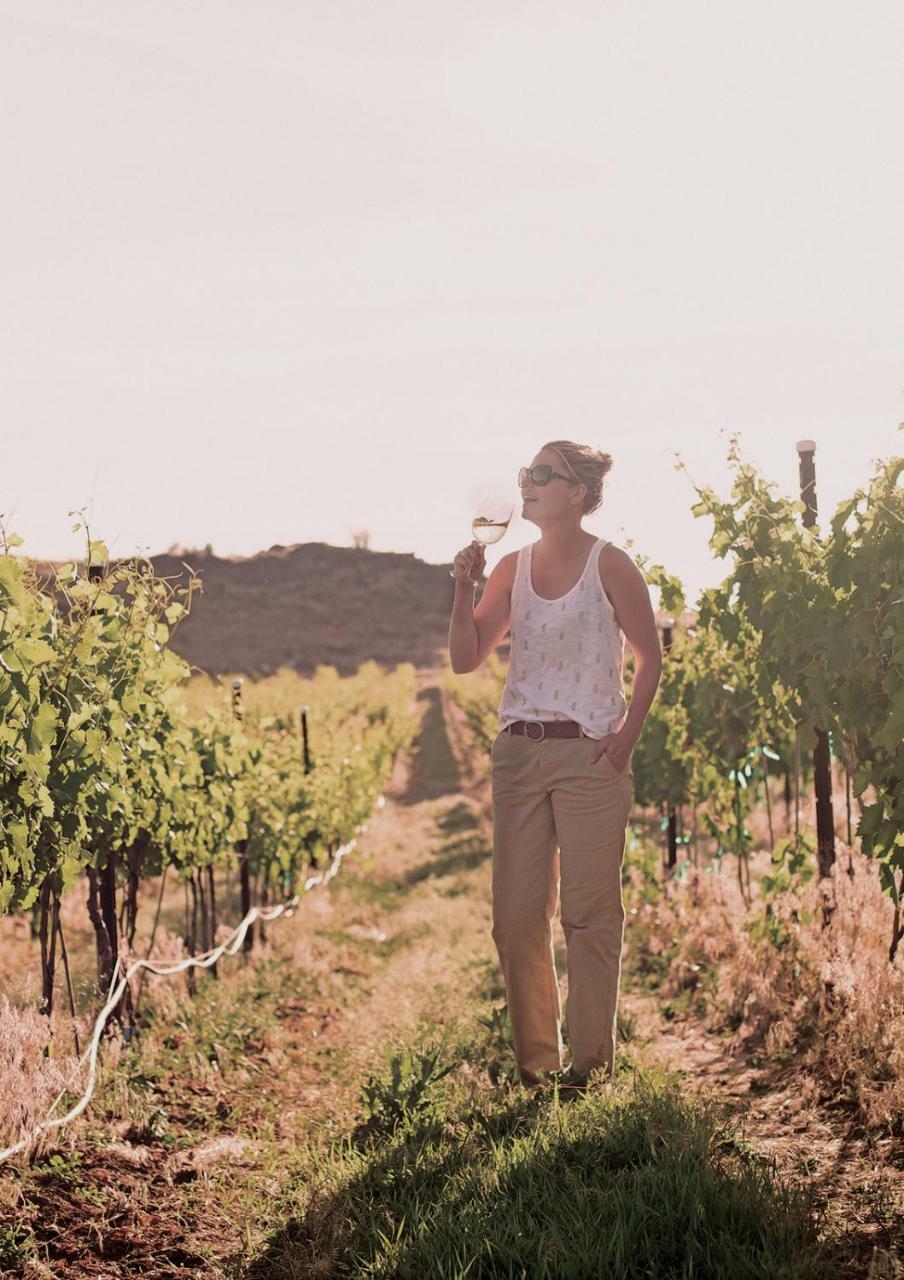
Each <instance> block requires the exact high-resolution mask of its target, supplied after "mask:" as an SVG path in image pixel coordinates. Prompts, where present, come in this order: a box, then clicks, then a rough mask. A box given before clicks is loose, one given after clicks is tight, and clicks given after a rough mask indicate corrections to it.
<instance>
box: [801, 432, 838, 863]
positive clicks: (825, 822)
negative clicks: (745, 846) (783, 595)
mask: <svg viewBox="0 0 904 1280" xmlns="http://www.w3.org/2000/svg"><path fill="white" fill-rule="evenodd" d="M797 453H798V457H799V462H800V496H801V499H802V500H803V502H804V505H805V510H804V512H803V517H802V519H803V524H804V527H805V528H807V529H812V528H813V526H814V525H815V523H816V464H815V462H814V460H813V459H814V454H815V453H816V442H815V441H814V440H798V442H797ZM813 779H814V785H815V789H816V847H817V857H818V863H819V875H820V877H821V878H823V877H825V876H827V875H829V873H830V872H831V870H832V866H833V864H834V862H835V821H834V818H833V816H832V773H831V768H830V763H829V738H828V734H827V733H826V731H825V729H823V728H821V727H819V726H817V728H816V746H815V747H814V748H813Z"/></svg>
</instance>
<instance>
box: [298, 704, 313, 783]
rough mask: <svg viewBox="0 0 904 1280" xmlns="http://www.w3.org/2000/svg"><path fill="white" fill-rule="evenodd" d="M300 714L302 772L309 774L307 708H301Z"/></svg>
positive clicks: (309, 754)
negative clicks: (302, 755) (302, 754)
mask: <svg viewBox="0 0 904 1280" xmlns="http://www.w3.org/2000/svg"><path fill="white" fill-rule="evenodd" d="M300 714H301V741H302V751H303V753H304V771H305V773H310V772H311V749H310V745H309V743H308V709H307V707H302V708H301V713H300Z"/></svg>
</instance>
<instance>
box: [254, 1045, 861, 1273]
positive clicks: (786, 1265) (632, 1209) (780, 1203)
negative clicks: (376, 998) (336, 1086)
mask: <svg viewBox="0 0 904 1280" xmlns="http://www.w3.org/2000/svg"><path fill="white" fill-rule="evenodd" d="M479 1056H480V1054H479V1050H478V1049H477V1047H476V1046H475V1045H474V1044H467V1043H465V1044H462V1043H459V1044H458V1045H456V1046H454V1047H448V1048H447V1050H446V1054H445V1055H443V1054H440V1053H438V1052H437V1049H436V1048H435V1047H430V1048H429V1049H428V1050H422V1051H418V1050H412V1051H410V1052H409V1053H408V1054H407V1055H406V1056H405V1069H403V1065H402V1062H401V1060H400V1059H399V1058H394V1059H391V1062H390V1066H391V1069H392V1070H394V1073H395V1074H394V1076H392V1077H384V1078H383V1080H382V1082H381V1083H380V1084H379V1085H377V1084H376V1083H375V1082H371V1083H370V1084H369V1086H368V1088H369V1095H368V1096H369V1097H371V1098H372V1099H373V1098H378V1099H382V1110H381V1109H380V1108H379V1107H378V1108H377V1109H376V1110H374V1111H372V1114H371V1122H370V1124H369V1126H366V1127H365V1128H364V1129H362V1130H359V1133H358V1134H357V1135H356V1136H355V1137H350V1138H347V1139H343V1140H341V1141H339V1142H336V1143H334V1144H332V1146H331V1149H330V1151H329V1152H328V1153H327V1154H326V1155H322V1156H321V1161H322V1163H321V1166H320V1168H319V1170H318V1175H317V1178H316V1180H315V1182H314V1183H313V1184H307V1185H305V1186H304V1187H301V1186H300V1187H299V1188H298V1189H297V1191H298V1198H299V1200H300V1201H301V1206H300V1209H299V1211H298V1212H297V1213H296V1214H295V1215H294V1216H293V1217H291V1218H290V1219H289V1220H288V1222H286V1223H284V1224H283V1225H281V1226H280V1228H279V1229H278V1230H277V1231H276V1232H275V1233H274V1234H273V1235H272V1237H271V1239H270V1241H269V1243H268V1246H267V1248H266V1250H265V1251H264V1252H263V1253H262V1254H261V1255H260V1256H259V1257H258V1258H257V1259H256V1260H255V1262H254V1264H253V1265H252V1267H251V1269H250V1272H249V1276H250V1277H254V1278H255V1280H264V1277H268V1278H270V1277H272V1278H274V1280H279V1278H282V1277H285V1278H286V1280H289V1278H291V1280H297V1278H299V1277H302V1276H314V1275H330V1276H362V1277H373V1278H374V1280H376V1278H377V1277H390V1276H391V1277H394V1278H395V1280H405V1278H406V1277H410V1278H411V1280H415V1278H416V1280H421V1278H422V1277H425V1276H430V1277H431V1280H434V1278H435V1280H452V1278H453V1277H454V1278H455V1280H459V1278H461V1280H464V1278H465V1277H469V1278H470V1277H478V1276H494V1277H495V1276H499V1277H502V1276H511V1277H522V1276H528V1277H530V1280H534V1277H536V1278H537V1280H547V1278H549V1280H553V1278H554V1277H555V1278H557V1280H558V1278H560V1277H561V1278H570V1277H573V1278H575V1280H577V1278H578V1277H598V1276H607V1277H609V1276H611V1277H619V1278H620V1280H621V1278H622V1277H624V1280H630V1278H633V1277H638V1280H639V1278H640V1277H644V1278H649V1277H662V1278H663V1280H665V1278H666V1277H668V1278H671V1277H675V1278H676V1280H684V1278H685V1277H694V1278H695V1280H705V1278H709V1277H712V1278H713V1280H716V1278H722V1277H724V1278H725V1280H747V1278H749V1280H753V1278H754V1277H764V1278H765V1277H769V1278H770V1280H781V1278H782V1277H789V1278H790V1277H794V1278H795V1280H809V1278H810V1277H819V1276H827V1275H831V1274H837V1273H833V1272H832V1270H831V1265H832V1254H831V1249H830V1247H829V1246H827V1245H826V1244H824V1243H820V1240H819V1227H818V1222H817V1218H816V1214H815V1213H814V1211H813V1207H812V1205H811V1204H810V1203H809V1201H808V1198H807V1195H806V1193H805V1192H803V1191H800V1190H796V1189H794V1188H791V1187H788V1186H786V1185H785V1184H783V1183H782V1181H781V1180H780V1179H779V1178H778V1177H777V1175H776V1173H775V1170H774V1169H773V1168H772V1167H771V1166H770V1165H769V1164H768V1163H767V1162H765V1161H763V1160H762V1159H760V1158H758V1157H757V1156H756V1155H754V1154H753V1153H752V1152H751V1151H750V1150H748V1149H747V1147H746V1146H745V1144H744V1143H743V1142H740V1141H738V1140H737V1139H736V1138H735V1137H734V1136H733V1133H732V1131H731V1129H730V1128H729V1127H728V1126H727V1125H726V1123H725V1121H724V1118H723V1116H722V1115H721V1114H720V1110H719V1108H717V1107H715V1106H713V1105H712V1104H710V1105H708V1106H707V1105H703V1104H701V1103H698V1102H689V1101H688V1100H687V1099H686V1098H684V1097H683V1096H682V1093H681V1089H680V1085H679V1084H678V1082H677V1081H675V1080H674V1079H671V1080H670V1079H668V1078H666V1077H662V1076H658V1077H657V1076H656V1075H654V1074H651V1073H649V1072H647V1071H641V1070H639V1069H636V1068H632V1066H631V1064H630V1063H629V1062H627V1061H626V1060H625V1059H624V1058H622V1069H621V1071H620V1072H619V1074H618V1076H617V1077H616V1079H615V1080H614V1081H613V1082H612V1084H611V1085H609V1086H604V1087H603V1088H601V1089H599V1090H598V1091H596V1092H594V1093H591V1094H590V1095H588V1096H587V1097H585V1098H580V1099H579V1100H577V1101H570V1102H565V1101H564V1100H563V1099H562V1098H561V1097H560V1096H559V1095H558V1093H557V1091H553V1092H552V1093H551V1094H548V1095H540V1096H539V1097H538V1096H530V1095H528V1094H527V1093H526V1091H525V1090H523V1089H521V1088H520V1087H515V1088H502V1089H500V1090H494V1091H489V1092H487V1091H486V1090H480V1089H477V1090H475V1089H474V1087H473V1086H471V1085H469V1084H468V1083H467V1081H465V1082H464V1083H463V1082H462V1079H461V1078H460V1077H456V1076H455V1075H454V1074H453V1073H452V1072H451V1071H449V1070H448V1068H449V1067H450V1066H454V1064H455V1062H456V1061H459V1060H462V1059H463V1060H465V1061H470V1062H472V1063H474V1062H475V1061H476V1060H478V1059H479ZM415 1079H416V1080H417V1081H418V1082H419V1083H420V1086H421V1087H419V1089H418V1090H417V1100H418V1104H419V1105H418V1106H416V1107H408V1106H406V1105H405V1099H406V1098H407V1097H409V1096H410V1094H411V1090H412V1081H413V1080H415ZM424 1081H426V1085H424V1083H423V1082H424Z"/></svg>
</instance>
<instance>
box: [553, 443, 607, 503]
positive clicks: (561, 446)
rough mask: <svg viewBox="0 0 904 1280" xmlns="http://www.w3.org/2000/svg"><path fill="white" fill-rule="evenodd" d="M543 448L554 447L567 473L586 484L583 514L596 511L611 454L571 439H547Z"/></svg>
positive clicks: (600, 500)
mask: <svg viewBox="0 0 904 1280" xmlns="http://www.w3.org/2000/svg"><path fill="white" fill-rule="evenodd" d="M543 448H544V449H555V451H556V453H557V454H558V455H559V457H560V458H561V459H562V461H563V462H564V463H565V470H566V471H567V472H568V474H569V475H570V476H571V477H572V478H573V479H575V480H579V481H580V482H581V483H582V484H585V485H586V486H587V492H586V494H585V495H584V507H583V511H584V515H585V516H586V515H589V514H590V512H591V511H596V509H597V507H598V506H599V505H600V503H601V502H602V500H603V477H604V476H606V475H607V474H608V473H609V472H610V471H611V470H612V458H611V455H610V454H608V453H602V452H601V451H600V450H599V449H591V448H590V445H589V444H575V443H574V441H573V440H548V441H547V442H546V444H545V445H543Z"/></svg>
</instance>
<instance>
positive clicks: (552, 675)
mask: <svg viewBox="0 0 904 1280" xmlns="http://www.w3.org/2000/svg"><path fill="white" fill-rule="evenodd" d="M606 542H607V539H606V538H597V540H596V542H595V543H594V544H593V546H592V547H591V548H590V554H589V555H588V557H587V563H586V564H585V566H584V572H583V573H582V574H581V576H580V578H579V579H578V580H577V582H576V583H575V584H574V586H573V587H572V588H571V590H570V591H568V592H566V593H565V595H564V596H558V597H557V598H556V599H555V600H546V599H544V597H543V596H538V595H537V594H536V592H535V591H534V589H533V586H532V584H531V560H532V551H533V548H534V546H535V545H536V544H535V543H531V544H530V545H529V546H526V547H522V548H521V549H520V551H519V552H518V562H517V566H516V569H515V580H514V583H513V585H512V604H511V646H510V651H509V664H508V674H507V675H506V680H505V687H504V689H503V691H502V701H501V702H500V703H499V707H498V712H499V728H500V730H501V729H504V728H505V727H506V725H509V724H511V723H512V721H514V720H576V721H577V722H578V724H580V725H581V726H583V729H584V732H585V733H586V734H587V735H588V737H591V738H602V737H603V736H604V734H607V733H611V732H612V730H613V728H614V726H615V724H616V723H617V722H618V721H619V720H620V719H621V717H622V716H623V715H624V713H625V711H626V710H627V702H626V699H625V691H624V684H623V681H622V663H623V659H624V652H625V637H624V633H623V632H622V630H621V627H620V626H619V625H618V620H617V618H616V616H615V610H614V609H613V607H612V602H611V601H610V599H609V597H608V596H607V595H606V593H605V591H604V590H603V585H602V583H601V582H600V575H599V558H600V552H601V551H602V549H603V547H604V546H605V545H606Z"/></svg>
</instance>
